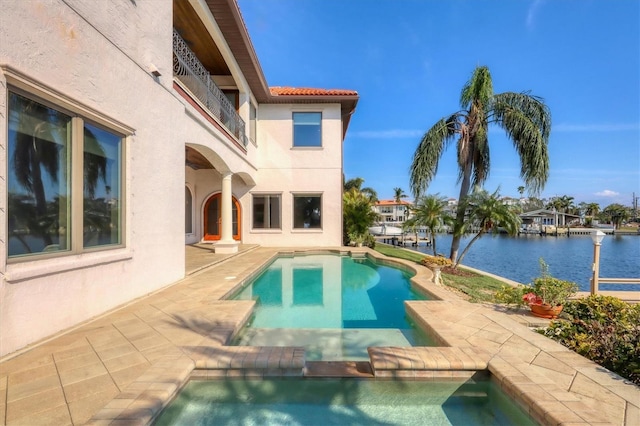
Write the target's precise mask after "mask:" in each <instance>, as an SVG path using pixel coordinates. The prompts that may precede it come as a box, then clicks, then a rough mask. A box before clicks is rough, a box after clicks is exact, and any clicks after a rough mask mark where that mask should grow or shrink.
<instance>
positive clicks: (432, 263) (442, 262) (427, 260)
mask: <svg viewBox="0 0 640 426" xmlns="http://www.w3.org/2000/svg"><path fill="white" fill-rule="evenodd" d="M420 263H422V264H423V265H424V266H426V267H427V268H429V269H431V270H432V271H433V282H434V283H436V284H440V270H441V269H442V268H444V267H445V266H451V265H452V264H453V262H451V259H449V258H447V257H444V256H429V255H427V256H425V257H424V258H423V259H422V260H421V261H420Z"/></svg>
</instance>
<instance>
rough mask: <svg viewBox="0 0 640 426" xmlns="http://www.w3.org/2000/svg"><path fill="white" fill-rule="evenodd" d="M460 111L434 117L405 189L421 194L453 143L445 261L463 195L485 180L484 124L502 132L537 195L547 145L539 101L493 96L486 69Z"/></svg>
mask: <svg viewBox="0 0 640 426" xmlns="http://www.w3.org/2000/svg"><path fill="white" fill-rule="evenodd" d="M460 106H461V108H462V109H461V110H460V111H458V112H455V113H453V114H452V115H450V116H448V117H444V118H442V119H440V120H439V121H438V122H437V123H436V124H435V125H434V126H433V127H431V128H430V129H429V130H427V132H426V133H425V134H424V136H423V137H422V140H421V141H420V144H419V145H418V148H417V149H416V151H415V153H414V156H413V162H412V164H411V176H410V183H411V191H412V192H413V194H414V195H415V196H416V198H417V197H418V196H419V195H420V194H422V193H424V191H425V190H426V188H427V187H428V185H429V183H430V182H431V180H432V179H433V178H434V177H435V175H436V172H437V171H438V162H439V160H440V157H441V156H442V154H443V152H444V151H445V149H446V148H447V147H448V146H449V145H450V144H451V142H452V141H454V140H455V139H457V159H458V171H459V175H458V181H459V182H460V197H459V200H458V209H457V212H456V220H455V223H454V229H453V240H452V242H451V254H450V258H451V260H452V261H455V259H456V257H457V255H458V249H459V247H460V239H461V238H462V234H463V229H464V220H465V208H464V206H465V205H466V204H467V203H466V202H465V200H466V197H467V196H468V195H469V191H470V190H471V188H472V185H473V186H475V185H482V184H483V183H484V182H485V181H486V179H487V177H488V176H489V171H490V165H491V161H490V160H491V159H490V156H489V125H490V124H495V125H497V126H499V127H501V128H502V129H504V130H505V132H506V133H507V136H508V137H509V139H511V141H512V142H513V145H514V148H515V150H516V152H517V153H518V156H519V157H520V177H521V178H522V179H523V180H524V183H525V185H526V186H527V188H529V190H530V191H531V192H532V193H538V192H539V191H540V190H541V189H542V188H543V187H544V185H545V183H546V182H547V178H548V176H549V154H548V149H547V148H548V146H547V145H548V141H549V133H550V131H551V114H550V112H549V109H548V108H547V106H546V105H545V104H544V102H543V100H542V99H541V98H539V97H536V96H532V95H529V94H528V93H515V92H505V93H499V94H494V93H493V83H492V80H491V74H490V73H489V69H488V68H487V67H485V66H480V67H477V68H476V69H475V70H474V71H473V74H472V76H471V79H470V80H469V81H468V82H467V83H466V84H465V85H464V87H463V88H462V92H461V95H460Z"/></svg>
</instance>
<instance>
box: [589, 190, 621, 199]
mask: <svg viewBox="0 0 640 426" xmlns="http://www.w3.org/2000/svg"><path fill="white" fill-rule="evenodd" d="M594 195H597V196H598V197H608V198H613V197H617V196H618V195H620V193H618V192H616V191H611V190H610V189H605V190H604V191H600V192H596V193H595V194H594Z"/></svg>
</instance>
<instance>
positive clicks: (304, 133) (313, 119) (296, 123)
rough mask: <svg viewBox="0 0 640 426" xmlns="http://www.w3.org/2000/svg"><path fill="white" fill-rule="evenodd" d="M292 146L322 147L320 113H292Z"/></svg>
mask: <svg viewBox="0 0 640 426" xmlns="http://www.w3.org/2000/svg"><path fill="white" fill-rule="evenodd" d="M293 146H294V147H305V146H312V147H320V146H322V113H320V112H294V113H293Z"/></svg>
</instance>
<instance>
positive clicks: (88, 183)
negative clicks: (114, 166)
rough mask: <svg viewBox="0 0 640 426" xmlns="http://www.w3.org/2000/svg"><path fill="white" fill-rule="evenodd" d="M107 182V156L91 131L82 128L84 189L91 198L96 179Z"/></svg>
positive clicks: (94, 191) (96, 182) (93, 193)
mask: <svg viewBox="0 0 640 426" xmlns="http://www.w3.org/2000/svg"><path fill="white" fill-rule="evenodd" d="M100 178H101V179H102V181H103V182H105V183H106V182H107V157H106V155H105V153H104V149H102V145H101V144H100V142H98V139H97V138H96V136H95V135H94V134H93V132H92V131H91V130H90V129H88V128H86V127H85V128H84V191H85V193H86V194H87V195H88V196H89V198H91V199H93V198H94V197H95V193H96V186H97V184H98V179H100Z"/></svg>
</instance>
